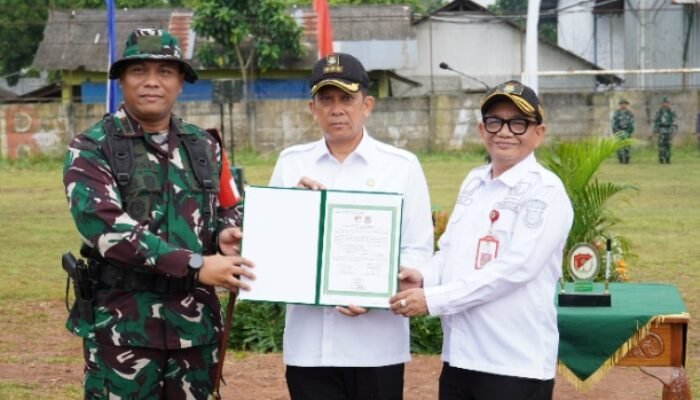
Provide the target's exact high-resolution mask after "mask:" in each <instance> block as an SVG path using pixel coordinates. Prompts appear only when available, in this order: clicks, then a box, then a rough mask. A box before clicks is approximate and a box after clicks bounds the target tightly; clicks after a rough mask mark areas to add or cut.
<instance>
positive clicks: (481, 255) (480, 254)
mask: <svg viewBox="0 0 700 400" xmlns="http://www.w3.org/2000/svg"><path fill="white" fill-rule="evenodd" d="M499 216H500V214H499V213H498V211H497V210H491V212H490V213H489V219H490V220H491V226H490V227H489V233H488V235H486V236H484V237H482V238H481V239H479V243H478V244H477V246H476V260H475V261H474V268H475V269H481V268H483V267H484V265H486V264H488V263H489V262H491V260H493V259H495V258H496V257H497V256H498V245H499V242H498V239H497V238H496V237H495V236H493V233H492V231H493V224H494V222H496V221H498V217H499Z"/></svg>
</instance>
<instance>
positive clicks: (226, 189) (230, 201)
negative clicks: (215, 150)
mask: <svg viewBox="0 0 700 400" xmlns="http://www.w3.org/2000/svg"><path fill="white" fill-rule="evenodd" d="M219 187H220V189H221V190H219V204H220V205H221V207H223V208H229V207H233V206H235V205H236V204H237V203H238V201H239V200H240V199H241V194H240V193H238V188H237V187H236V181H235V180H234V179H233V175H231V165H229V163H228V156H227V155H226V152H225V151H222V152H221V175H220V176H219Z"/></svg>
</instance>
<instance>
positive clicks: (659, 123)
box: [653, 97, 678, 164]
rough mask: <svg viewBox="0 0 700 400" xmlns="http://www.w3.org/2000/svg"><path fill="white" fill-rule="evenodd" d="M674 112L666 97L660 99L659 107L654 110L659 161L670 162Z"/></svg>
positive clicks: (674, 119) (676, 126)
mask: <svg viewBox="0 0 700 400" xmlns="http://www.w3.org/2000/svg"><path fill="white" fill-rule="evenodd" d="M676 129H678V125H676V113H675V112H673V110H671V102H669V101H668V99H667V98H666V97H664V98H663V99H662V100H661V108H659V110H658V111H656V116H655V117H654V130H653V133H654V134H655V135H659V138H658V139H659V142H658V143H659V162H660V163H661V164H663V163H666V164H670V163H671V139H672V138H673V135H674V134H675V133H676Z"/></svg>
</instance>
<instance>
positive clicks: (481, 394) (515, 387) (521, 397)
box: [440, 363, 554, 400]
mask: <svg viewBox="0 0 700 400" xmlns="http://www.w3.org/2000/svg"><path fill="white" fill-rule="evenodd" d="M553 391H554V379H550V380H547V381H541V380H539V379H528V378H518V377H514V376H505V375H494V374H487V373H485V372H478V371H470V370H468V369H462V368H455V367H451V366H450V365H449V364H448V363H443V365H442V373H440V400H551V399H552V392H553Z"/></svg>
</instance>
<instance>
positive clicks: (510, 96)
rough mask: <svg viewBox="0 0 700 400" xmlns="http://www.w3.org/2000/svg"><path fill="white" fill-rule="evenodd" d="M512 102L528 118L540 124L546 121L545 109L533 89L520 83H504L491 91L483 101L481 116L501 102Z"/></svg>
mask: <svg viewBox="0 0 700 400" xmlns="http://www.w3.org/2000/svg"><path fill="white" fill-rule="evenodd" d="M503 100H506V101H510V102H511V103H513V104H515V106H516V107H518V109H519V110H520V111H522V112H523V113H524V114H525V115H527V116H528V117H532V118H534V119H535V120H536V121H537V123H538V124H541V123H542V120H543V119H544V109H543V108H542V104H541V103H540V99H539V98H538V97H537V93H535V91H534V90H532V88H530V87H528V86H525V85H523V84H522V83H520V82H518V81H515V80H513V81H507V82H503V83H501V84H500V85H498V86H496V87H495V88H493V89H491V90H489V91H488V92H487V93H486V96H484V99H483V100H482V101H481V116H482V117H483V116H484V115H485V114H486V112H487V111H488V110H489V108H491V106H492V105H493V104H495V103H497V102H499V101H503Z"/></svg>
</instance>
